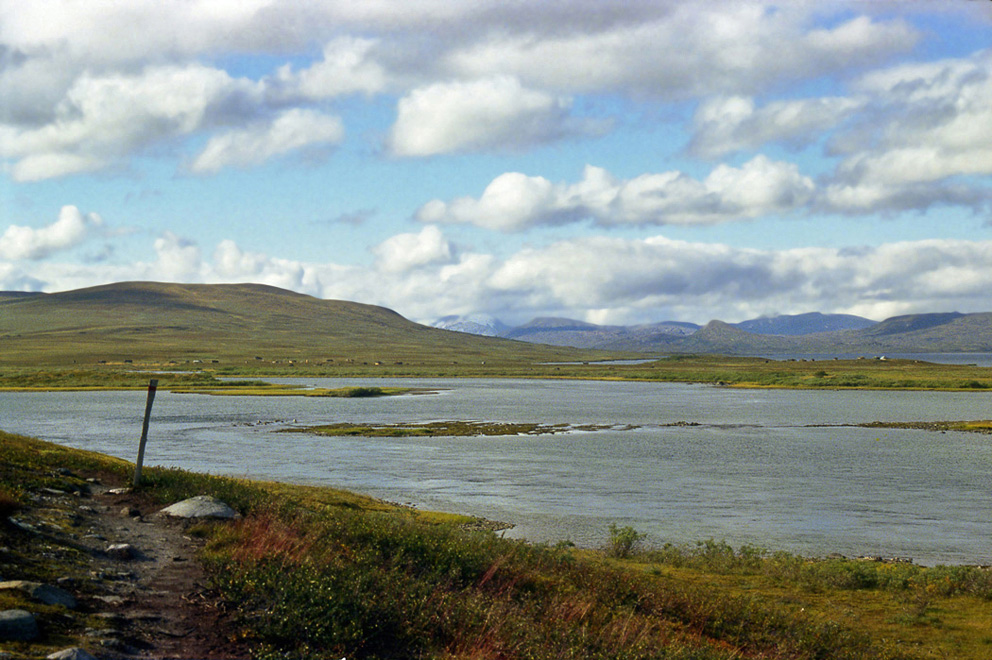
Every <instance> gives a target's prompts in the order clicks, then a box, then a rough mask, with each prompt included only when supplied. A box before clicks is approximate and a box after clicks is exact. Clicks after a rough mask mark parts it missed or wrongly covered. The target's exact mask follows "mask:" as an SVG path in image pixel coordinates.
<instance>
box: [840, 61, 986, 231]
mask: <svg viewBox="0 0 992 660" xmlns="http://www.w3.org/2000/svg"><path fill="white" fill-rule="evenodd" d="M859 89H860V90H862V91H863V92H864V93H866V94H868V95H871V96H872V97H873V106H872V108H871V111H870V112H868V113H866V115H865V117H864V118H863V119H862V121H861V122H860V123H859V124H858V125H856V126H855V127H853V128H852V129H851V130H850V131H848V132H847V133H845V134H842V135H840V136H837V137H836V138H834V140H833V141H832V148H833V151H834V153H836V154H839V155H842V156H844V158H843V160H842V161H841V162H840V164H839V165H838V167H837V171H836V173H835V175H834V177H833V180H832V181H831V182H830V184H829V185H828V186H827V187H826V189H825V191H824V198H823V201H824V203H825V204H827V205H828V206H829V207H831V208H834V209H837V210H841V211H848V212H858V213H863V212H870V211H874V210H885V209H895V210H899V209H908V208H914V209H925V208H927V207H928V206H929V205H930V204H934V203H952V204H966V205H973V206H974V205H979V204H983V203H988V202H989V200H990V199H992V191H990V190H989V189H988V188H981V187H975V186H973V185H963V184H962V183H961V182H960V178H961V177H967V176H972V175H979V176H982V175H988V174H992V131H990V130H988V127H989V126H992V50H987V51H982V52H979V53H976V54H975V55H973V56H972V57H970V58H965V59H956V60H945V61H941V62H930V63H925V64H913V65H903V66H897V67H892V68H889V69H884V70H880V71H876V72H873V73H871V74H868V75H866V76H865V77H864V78H863V79H862V80H861V82H860V84H859Z"/></svg>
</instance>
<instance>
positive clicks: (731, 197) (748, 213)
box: [416, 156, 815, 231]
mask: <svg viewBox="0 0 992 660" xmlns="http://www.w3.org/2000/svg"><path fill="white" fill-rule="evenodd" d="M814 187H815V186H814V184H813V182H812V180H810V179H809V178H808V177H804V176H802V174H800V172H799V168H798V167H796V166H795V165H793V164H790V163H782V162H775V161H772V160H770V159H768V158H767V157H765V156H756V157H755V158H753V159H751V160H750V161H748V162H747V163H744V165H742V166H741V167H739V168H735V167H730V166H728V165H720V166H718V167H716V168H715V169H714V170H713V171H712V172H711V173H710V174H709V175H708V176H707V177H706V178H705V179H703V180H702V181H700V180H697V179H693V178H692V177H689V176H688V175H686V174H684V173H682V172H678V171H672V172H663V173H660V174H643V175H641V176H638V177H635V178H633V179H629V180H620V179H617V178H615V177H613V176H612V175H611V174H610V173H609V172H607V171H606V170H604V169H602V168H598V167H593V166H591V165H587V166H586V168H585V172H584V174H583V178H582V180H581V181H579V182H578V183H575V184H571V185H569V184H564V183H557V184H555V183H552V182H550V181H548V180H547V179H545V178H543V177H531V176H526V175H524V174H521V173H518V172H510V173H507V174H502V175H500V176H499V177H497V178H496V179H494V180H493V181H492V183H490V184H489V186H487V187H486V189H485V191H483V193H482V195H481V196H480V197H479V198H478V199H475V198H471V197H462V198H458V199H455V200H452V201H450V202H444V201H441V200H433V201H431V202H428V203H427V204H425V205H424V206H422V207H421V208H420V209H419V211H418V212H417V216H416V217H417V219H418V220H420V221H422V222H437V223H467V224H474V225H478V226H480V227H486V228H489V229H499V230H503V231H516V230H521V229H526V228H528V227H533V226H536V225H542V224H562V223H566V222H575V221H579V220H583V219H592V220H593V221H595V222H597V223H598V224H601V225H620V224H638V225H643V224H653V225H691V224H714V223H719V222H728V221H732V220H741V219H749V218H754V217H757V216H759V215H766V214H773V213H786V212H788V211H791V210H793V209H795V208H797V207H799V206H802V205H803V204H805V203H806V202H807V201H808V200H809V198H810V197H811V195H812V194H813V191H814Z"/></svg>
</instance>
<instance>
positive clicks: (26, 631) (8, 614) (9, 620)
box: [0, 610, 38, 642]
mask: <svg viewBox="0 0 992 660" xmlns="http://www.w3.org/2000/svg"><path fill="white" fill-rule="evenodd" d="M37 636H38V622H37V621H35V620H34V615H33V614H31V613H30V612H25V611H24V610H3V611H2V612H0V639H3V640H7V641H10V642H30V641H31V640H32V639H34V638H35V637H37Z"/></svg>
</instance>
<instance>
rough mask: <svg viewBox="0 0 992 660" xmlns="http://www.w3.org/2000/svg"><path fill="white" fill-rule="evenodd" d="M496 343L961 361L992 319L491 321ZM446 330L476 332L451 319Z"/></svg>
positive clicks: (990, 334) (989, 344)
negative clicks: (951, 357)
mask: <svg viewBox="0 0 992 660" xmlns="http://www.w3.org/2000/svg"><path fill="white" fill-rule="evenodd" d="M488 319H489V320H488V321H487V323H486V324H484V329H485V332H486V333H488V336H493V337H505V338H507V339H519V340H522V341H528V342H534V343H541V344H551V345H555V346H574V347H577V348H595V349H601V350H626V351H641V352H648V353H659V352H667V353H726V354H739V355H752V354H762V353H767V354H769V355H773V354H787V353H839V354H859V353H869V354H879V353H886V352H888V353H956V352H977V353H982V352H990V351H992V313H981V314H959V313H956V312H954V313H944V314H912V315H907V316H896V317H893V318H890V319H887V320H885V321H881V322H877V321H872V320H871V319H866V318H862V317H860V316H852V315H850V314H821V313H819V312H811V313H808V314H799V315H793V316H789V315H783V316H774V317H762V318H758V319H752V320H749V321H742V322H741V323H735V324H730V323H723V322H721V321H711V322H710V323H708V324H707V325H705V326H699V325H696V324H694V323H682V322H676V321H666V322H663V323H654V324H649V325H635V326H612V325H610V326H607V325H596V324H593V323H586V322H583V321H576V320H573V319H563V318H538V319H534V320H533V321H530V322H529V323H526V324H524V325H521V326H517V327H507V326H505V325H504V324H502V323H500V322H499V321H498V320H497V319H493V318H491V317H488ZM444 327H445V328H447V329H449V330H458V331H461V332H473V330H472V328H475V327H476V326H475V325H473V324H468V323H465V324H463V323H462V322H461V320H460V319H459V318H458V317H450V316H449V317H446V318H445V325H444Z"/></svg>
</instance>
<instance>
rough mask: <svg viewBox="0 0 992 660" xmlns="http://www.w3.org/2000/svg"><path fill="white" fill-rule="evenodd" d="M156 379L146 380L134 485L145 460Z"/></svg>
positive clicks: (139, 480)
mask: <svg viewBox="0 0 992 660" xmlns="http://www.w3.org/2000/svg"><path fill="white" fill-rule="evenodd" d="M157 388H158V379H156V378H152V379H151V380H150V381H148V402H147V403H146V404H145V421H144V423H142V425H141V440H140V441H139V442H138V460H137V462H136V463H135V464H134V485H135V486H138V485H139V484H141V464H142V463H143V462H144V460H145V443H146V442H147V441H148V422H149V420H150V419H151V416H152V402H153V401H154V400H155V390H156V389H157Z"/></svg>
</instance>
